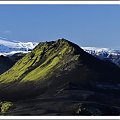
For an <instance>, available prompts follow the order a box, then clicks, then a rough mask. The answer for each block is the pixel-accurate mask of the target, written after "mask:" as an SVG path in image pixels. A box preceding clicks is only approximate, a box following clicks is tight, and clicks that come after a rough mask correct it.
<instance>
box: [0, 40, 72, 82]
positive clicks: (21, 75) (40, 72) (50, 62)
mask: <svg viewBox="0 0 120 120" xmlns="http://www.w3.org/2000/svg"><path fill="white" fill-rule="evenodd" d="M73 51H74V48H73V47H72V46H70V44H69V42H68V41H66V40H64V39H63V40H58V41H56V42H45V43H40V44H39V45H38V46H37V47H36V48H35V49H34V50H33V51H32V52H31V53H28V54H27V55H26V56H25V57H23V58H22V59H21V60H19V61H18V62H17V63H16V64H15V65H14V66H13V67H12V68H11V69H10V70H9V71H7V72H5V73H4V74H2V75H1V76H0V82H2V83H9V82H13V81H18V80H19V81H20V82H26V81H34V80H39V79H44V78H45V77H48V76H49V75H50V74H51V73H53V72H54V71H55V69H57V68H59V67H60V66H62V65H63V64H64V61H65V55H67V54H69V53H70V54H72V52H73Z"/></svg>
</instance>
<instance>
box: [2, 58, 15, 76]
mask: <svg viewBox="0 0 120 120" xmlns="http://www.w3.org/2000/svg"><path fill="white" fill-rule="evenodd" d="M14 64H15V62H14V61H12V60H11V59H10V58H8V57H5V56H0V74H2V73H4V72H6V71H7V70H8V69H10V68H11V67H12V66H13V65H14Z"/></svg>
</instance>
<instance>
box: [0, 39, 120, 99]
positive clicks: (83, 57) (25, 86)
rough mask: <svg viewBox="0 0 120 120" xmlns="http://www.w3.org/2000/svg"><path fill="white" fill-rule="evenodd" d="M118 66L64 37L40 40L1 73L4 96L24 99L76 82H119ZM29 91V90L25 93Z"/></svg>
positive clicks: (86, 85)
mask: <svg viewBox="0 0 120 120" xmlns="http://www.w3.org/2000/svg"><path fill="white" fill-rule="evenodd" d="M119 73H120V69H119V68H118V67H117V66H116V65H115V64H112V63H111V62H106V61H102V60H99V59H97V58H95V57H94V56H92V55H90V54H88V53H86V52H85V51H83V50H82V49H81V48H80V47H79V46H77V45H76V44H74V43H71V42H70V41H67V40H65V39H59V40H57V41H51V42H45V43H44V42H43V43H40V44H39V45H38V46H37V47H36V48H35V49H34V50H33V51H32V52H30V53H28V54H27V55H25V56H24V57H23V58H22V59H21V60H19V61H18V62H17V63H16V64H15V65H14V66H13V67H12V68H11V69H10V70H8V71H7V72H5V73H3V74H2V75H0V87H1V89H2V90H1V91H0V95H1V99H3V98H13V96H14V99H15V97H16V99H17V98H25V97H27V98H28V96H32V97H33V96H34V95H41V94H42V93H46V94H47V92H48V93H49V94H50V93H53V92H55V91H56V90H57V89H58V88H59V87H61V86H64V85H65V86H66V85H77V86H79V87H81V86H82V87H84V88H87V89H96V88H100V87H101V86H102V85H106V86H109V85H111V84H112V85H113V86H112V87H114V86H116V85H118V83H120V74H119ZM28 91H29V92H28Z"/></svg>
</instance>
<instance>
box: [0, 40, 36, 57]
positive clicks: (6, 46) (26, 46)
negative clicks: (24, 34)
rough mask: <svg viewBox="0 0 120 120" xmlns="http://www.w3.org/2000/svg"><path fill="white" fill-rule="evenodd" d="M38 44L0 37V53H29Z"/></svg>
mask: <svg viewBox="0 0 120 120" xmlns="http://www.w3.org/2000/svg"><path fill="white" fill-rule="evenodd" d="M37 44H38V43H36V42H18V41H10V40H6V39H0V55H12V54H15V53H20V52H22V53H27V52H29V51H31V50H32V49H33V48H34V47H35V46H36V45H37Z"/></svg>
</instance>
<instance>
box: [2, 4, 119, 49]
mask: <svg viewBox="0 0 120 120" xmlns="http://www.w3.org/2000/svg"><path fill="white" fill-rule="evenodd" d="M0 37H5V38H7V39H10V40H17V41H36V42H40V41H46V40H56V39H59V38H66V39H69V40H71V41H73V42H75V43H77V44H79V45H80V46H96V47H109V48H120V5H0Z"/></svg>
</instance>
